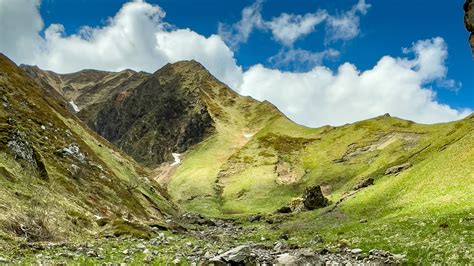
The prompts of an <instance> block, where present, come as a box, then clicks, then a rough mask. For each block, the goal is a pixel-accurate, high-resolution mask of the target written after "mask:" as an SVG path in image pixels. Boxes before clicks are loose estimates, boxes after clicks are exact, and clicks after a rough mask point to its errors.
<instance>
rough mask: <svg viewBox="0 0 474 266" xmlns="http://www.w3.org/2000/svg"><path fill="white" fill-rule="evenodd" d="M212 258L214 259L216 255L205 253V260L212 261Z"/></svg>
mask: <svg viewBox="0 0 474 266" xmlns="http://www.w3.org/2000/svg"><path fill="white" fill-rule="evenodd" d="M212 257H214V255H213V254H212V253H211V252H209V251H206V253H204V258H205V259H210V258H212Z"/></svg>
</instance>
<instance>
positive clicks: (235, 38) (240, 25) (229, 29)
mask: <svg viewBox="0 0 474 266" xmlns="http://www.w3.org/2000/svg"><path fill="white" fill-rule="evenodd" d="M262 3H263V0H257V1H255V2H254V3H253V4H252V5H250V6H248V7H245V8H244V9H243V10H242V18H241V19H240V21H239V22H237V23H235V24H232V25H227V24H224V23H219V26H218V34H219V35H220V36H221V37H222V39H223V40H224V41H225V42H226V43H227V44H228V45H229V46H230V47H232V48H233V49H236V48H238V46H239V44H241V43H246V42H247V40H248V39H249V36H250V34H251V33H252V31H253V30H254V29H255V28H259V29H264V28H265V26H264V21H263V19H262V15H261V11H262Z"/></svg>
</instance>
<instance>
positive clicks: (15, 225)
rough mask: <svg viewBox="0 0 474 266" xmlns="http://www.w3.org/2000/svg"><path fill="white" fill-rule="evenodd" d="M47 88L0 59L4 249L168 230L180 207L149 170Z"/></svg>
mask: <svg viewBox="0 0 474 266" xmlns="http://www.w3.org/2000/svg"><path fill="white" fill-rule="evenodd" d="M59 80H60V79H58V80H57V81H58V82H59ZM48 89H49V91H48V92H49V93H44V90H43V89H42V88H40V87H39V86H38V85H37V84H36V83H35V81H33V80H32V79H31V78H29V77H28V75H27V74H26V73H25V72H24V71H23V70H21V69H20V68H18V67H17V66H16V65H15V64H14V63H13V62H12V61H10V60H9V59H8V58H7V57H5V56H4V55H0V91H1V99H0V101H1V103H2V104H1V106H0V144H1V145H0V158H1V159H0V198H1V203H0V209H1V210H2V211H1V214H0V242H2V245H3V241H7V242H6V243H8V244H11V245H14V244H16V243H17V241H20V242H21V241H22V239H23V240H26V241H61V240H66V239H68V240H70V239H73V238H75V237H87V236H92V235H97V234H103V235H108V234H112V235H120V234H128V233H131V234H132V233H133V232H135V233H138V232H142V231H141V230H138V229H136V228H142V227H143V226H142V225H140V224H162V225H164V226H166V223H165V220H166V219H170V218H172V217H173V216H174V215H175V214H176V213H177V210H176V207H175V205H174V204H172V203H171V202H170V201H169V200H168V198H169V196H168V195H167V193H166V192H165V191H164V190H163V189H162V188H161V187H160V186H159V185H158V184H156V182H154V181H152V180H150V179H149V178H148V174H149V172H148V171H147V170H146V169H145V168H143V167H142V166H140V165H139V164H137V163H136V162H135V161H134V160H133V159H131V158H130V157H128V156H127V155H125V154H124V153H123V152H121V151H120V150H118V149H116V148H115V147H114V146H112V145H111V144H110V143H109V142H107V141H106V140H104V139H103V138H102V137H100V136H98V135H97V134H96V133H95V132H93V131H91V130H90V129H88V128H87V127H86V126H85V125H84V124H83V123H82V122H81V121H80V120H79V119H77V118H76V117H75V116H74V115H73V114H72V113H71V112H69V111H68V110H67V109H65V108H64V106H61V102H58V99H59V98H61V97H63V95H62V94H60V93H56V89H55V88H49V87H48ZM53 89H54V90H53ZM71 97H72V96H71ZM93 98H94V99H97V98H98V97H96V96H94V97H93ZM78 102H79V103H80V102H81V101H78ZM139 225H140V226H139ZM145 229H146V228H145ZM145 229H144V232H146V230H145ZM148 230H150V229H148Z"/></svg>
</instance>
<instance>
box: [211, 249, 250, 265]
mask: <svg viewBox="0 0 474 266" xmlns="http://www.w3.org/2000/svg"><path fill="white" fill-rule="evenodd" d="M251 250H252V248H251V246H250V245H241V246H238V247H235V248H233V249H231V250H229V251H226V252H224V253H222V254H219V255H217V256H215V257H214V258H212V259H211V260H210V262H213V263H229V264H231V265H232V264H240V265H242V264H248V263H251V256H250V251H251Z"/></svg>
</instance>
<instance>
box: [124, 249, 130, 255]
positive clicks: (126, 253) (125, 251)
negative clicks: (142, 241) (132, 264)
mask: <svg viewBox="0 0 474 266" xmlns="http://www.w3.org/2000/svg"><path fill="white" fill-rule="evenodd" d="M122 254H123V255H128V254H130V250H128V249H126V250H124V251H122Z"/></svg>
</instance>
